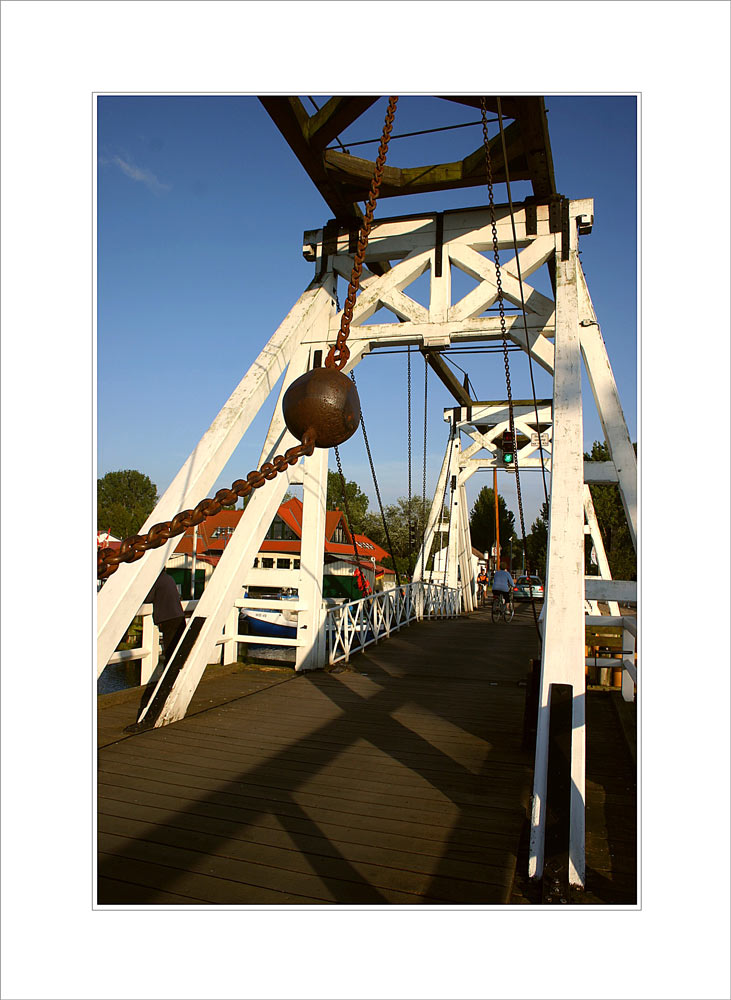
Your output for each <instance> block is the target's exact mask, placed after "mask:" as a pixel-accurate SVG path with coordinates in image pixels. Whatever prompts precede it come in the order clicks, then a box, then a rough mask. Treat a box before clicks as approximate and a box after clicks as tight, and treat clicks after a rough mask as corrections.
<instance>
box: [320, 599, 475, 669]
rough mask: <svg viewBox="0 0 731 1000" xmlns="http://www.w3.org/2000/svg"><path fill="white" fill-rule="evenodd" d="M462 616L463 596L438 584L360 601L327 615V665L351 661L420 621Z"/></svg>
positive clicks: (335, 608) (339, 606)
mask: <svg viewBox="0 0 731 1000" xmlns="http://www.w3.org/2000/svg"><path fill="white" fill-rule="evenodd" d="M459 612H460V593H459V591H458V590H456V589H454V588H449V587H446V586H444V585H443V584H439V583H424V582H422V581H419V582H417V583H409V584H406V585H405V586H402V587H391V588H390V589H389V590H382V591H379V592H378V593H375V594H371V595H369V596H368V597H359V598H357V599H356V600H353V601H348V602H347V603H345V604H340V605H338V606H336V607H333V608H329V609H328V611H327V613H326V615H325V635H326V639H327V655H328V662H329V663H330V664H331V665H332V664H334V663H339V662H340V661H345V662H346V663H347V662H348V661H349V659H350V656H351V654H352V653H356V652H359V651H360V650H363V649H365V648H366V646H370V645H371V644H372V643H375V642H378V641H379V640H380V639H383V638H387V637H388V636H390V634H391V633H392V632H397V631H399V629H401V628H404V626H406V625H409V624H411V622H412V621H417V620H420V619H421V618H431V617H435V618H437V617H438V618H453V617H456V616H457V615H458V614H459Z"/></svg>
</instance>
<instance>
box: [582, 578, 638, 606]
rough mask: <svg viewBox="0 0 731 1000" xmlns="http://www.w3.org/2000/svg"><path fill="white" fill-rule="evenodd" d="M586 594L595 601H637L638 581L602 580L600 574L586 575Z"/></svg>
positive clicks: (630, 602) (626, 602) (628, 602)
mask: <svg viewBox="0 0 731 1000" xmlns="http://www.w3.org/2000/svg"><path fill="white" fill-rule="evenodd" d="M586 596H587V598H588V599H589V600H594V601H621V602H622V603H623V604H635V603H636V602H637V582H636V581H635V580H602V579H601V578H600V577H598V576H587V577H586Z"/></svg>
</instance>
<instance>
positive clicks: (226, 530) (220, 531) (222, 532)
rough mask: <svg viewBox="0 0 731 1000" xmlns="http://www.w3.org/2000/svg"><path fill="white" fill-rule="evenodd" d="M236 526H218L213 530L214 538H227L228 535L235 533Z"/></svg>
mask: <svg viewBox="0 0 731 1000" xmlns="http://www.w3.org/2000/svg"><path fill="white" fill-rule="evenodd" d="M233 533H234V528H233V526H232V525H230V524H224V525H222V526H221V527H220V528H216V529H215V531H214V532H213V535H212V536H211V537H212V538H226V537H228V535H233Z"/></svg>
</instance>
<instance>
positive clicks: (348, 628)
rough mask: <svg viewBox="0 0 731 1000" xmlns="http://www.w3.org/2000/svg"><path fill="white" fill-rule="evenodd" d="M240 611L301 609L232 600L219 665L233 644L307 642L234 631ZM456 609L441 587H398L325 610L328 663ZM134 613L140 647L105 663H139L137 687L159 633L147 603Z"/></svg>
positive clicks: (189, 606)
mask: <svg viewBox="0 0 731 1000" xmlns="http://www.w3.org/2000/svg"><path fill="white" fill-rule="evenodd" d="M197 604H198V602H197V601H184V602H183V610H184V611H185V614H186V617H189V616H190V615H191V614H192V613H193V610H194V609H195V607H196V606H197ZM242 608H261V609H266V610H272V611H274V610H284V609H286V610H287V611H300V610H302V605H301V604H300V603H299V602H298V601H277V600H269V601H268V600H262V599H260V598H239V599H238V600H236V601H235V602H234V605H233V607H232V609H231V612H230V614H229V616H228V618H227V619H226V623H225V626H224V629H223V633H222V634H221V636H220V638H219V639H217V640H216V646H223V662H224V663H229V662H233V661H235V660H236V653H237V650H236V647H237V645H238V643H246V644H256V645H264V646H289V647H297V646H303V645H304V644H305V641H306V640H305V639H303V638H301V637H300V636H298V637H297V638H296V639H295V638H291V639H290V638H281V639H280V638H276V637H274V636H251V635H242V634H241V633H240V632H239V612H240V610H241V609H242ZM460 610H461V603H460V592H459V591H458V590H454V589H450V588H449V587H446V586H444V585H443V584H441V583H409V584H406V586H403V587H393V588H391V589H390V590H383V591H380V592H379V593H376V594H372V595H371V596H370V597H362V598H360V599H359V600H356V601H349V602H344V603H341V604H337V605H335V606H334V607H332V606H331V607H328V608H327V610H326V613H325V631H326V637H327V657H328V662H329V663H338V662H339V661H340V660H345V661H346V662H347V661H348V659H349V658H350V655H351V653H357V652H358V651H359V650H361V649H365V647H366V646H369V645H370V644H371V643H373V642H378V641H379V640H381V639H384V638H388V636H389V635H390V634H391V633H392V632H398V630H399V629H401V628H403V627H404V626H405V625H408V624H410V623H411V622H412V621H417V620H420V619H421V618H455V617H456V616H457V615H459V613H460ZM137 614H138V616H140V617H141V618H142V639H141V644H140V646H138V647H136V648H135V649H120V650H117V651H116V652H114V653H112V655H111V656H110V658H109V663H110V664H111V663H129V662H131V661H134V660H139V661H140V683H141V684H146V683H147V682H148V681H149V680H150V678H151V677H152V675H153V673H154V671H155V669H156V667H157V664H158V661H159V659H160V634H159V631H158V629H157V626H156V625H155V624H154V623H153V621H152V605H151V604H143V605H142V607H141V608H140V610H139V611H138V613H137Z"/></svg>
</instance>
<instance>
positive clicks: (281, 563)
mask: <svg viewBox="0 0 731 1000" xmlns="http://www.w3.org/2000/svg"><path fill="white" fill-rule="evenodd" d="M277 569H289V559H277Z"/></svg>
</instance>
